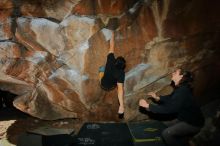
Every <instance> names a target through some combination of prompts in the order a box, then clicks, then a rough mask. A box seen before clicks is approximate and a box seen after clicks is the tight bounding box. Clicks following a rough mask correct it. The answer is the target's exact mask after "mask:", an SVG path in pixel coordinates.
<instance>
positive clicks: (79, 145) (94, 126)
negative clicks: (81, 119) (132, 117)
mask: <svg viewBox="0 0 220 146" xmlns="http://www.w3.org/2000/svg"><path fill="white" fill-rule="evenodd" d="M76 137H77V138H76V140H77V141H76V143H74V146H84V145H87V146H134V145H133V140H132V136H131V134H130V131H129V128H128V126H127V124H126V123H85V124H84V125H83V126H82V128H81V129H80V131H79V133H78V135H77V136H76Z"/></svg>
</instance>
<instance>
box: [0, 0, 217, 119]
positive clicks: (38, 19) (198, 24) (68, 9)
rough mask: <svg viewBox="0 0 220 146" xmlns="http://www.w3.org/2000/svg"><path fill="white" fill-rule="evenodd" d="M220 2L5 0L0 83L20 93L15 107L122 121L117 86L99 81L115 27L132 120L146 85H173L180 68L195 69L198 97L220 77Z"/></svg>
mask: <svg viewBox="0 0 220 146" xmlns="http://www.w3.org/2000/svg"><path fill="white" fill-rule="evenodd" d="M219 4H220V3H219V1H218V0H214V1H212V3H210V2H208V1H207V0H195V1H190V0H189V1H185V0H178V1H174V0H166V1H164V0H154V1H152V0H144V1H143V0H105V1H104V0H103V1H100V0H95V1H93V0H77V1H73V0H63V1H59V0H33V1H29V0H13V1H12V0H1V2H0V52H1V53H0V66H1V67H0V88H1V90H6V91H9V92H11V93H14V94H16V95H17V98H16V99H15V100H14V106H15V107H16V108H18V109H20V110H21V111H23V112H25V113H28V114H30V115H32V116H34V117H38V118H41V119H46V120H54V119H61V118H82V119H85V120H111V121H112V120H117V108H118V101H117V92H116V89H115V90H113V91H111V92H105V91H103V90H102V89H101V88H100V87H99V80H98V68H99V67H100V66H101V65H104V64H105V61H106V55H107V53H108V47H109V40H110V38H111V30H112V29H114V30H115V42H116V48H115V54H116V56H118V55H120V56H124V57H125V59H126V60H127V68H126V80H125V94H126V95H125V105H126V116H125V118H126V120H135V119H140V118H141V116H142V115H141V114H140V113H139V112H138V100H139V99H140V98H142V97H145V96H146V92H147V91H151V90H155V91H158V92H159V91H160V92H159V93H161V94H165V93H166V92H168V90H167V89H166V88H164V87H166V86H167V85H168V84H169V82H170V80H169V73H170V72H172V71H173V70H174V69H175V68H177V67H185V68H187V69H188V70H191V71H193V72H194V73H195V75H196V77H197V78H196V82H195V87H196V88H195V93H196V95H198V96H197V97H199V95H200V94H202V93H203V92H204V91H205V90H208V87H209V88H211V87H214V86H216V85H217V84H218V82H219V81H220V78H219V76H218V74H219V73H220V70H219V66H220V64H219V62H218V57H219V47H220V43H219V40H220V33H219V32H220V21H219V20H220V16H219V15H218V13H219V9H218V6H219ZM210 70H211V71H210ZM213 79H214V80H213ZM210 80H213V81H212V82H210ZM197 101H198V102H200V104H203V103H204V102H206V101H208V100H207V99H200V98H197Z"/></svg>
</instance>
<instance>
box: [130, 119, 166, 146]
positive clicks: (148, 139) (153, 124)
mask: <svg viewBox="0 0 220 146" xmlns="http://www.w3.org/2000/svg"><path fill="white" fill-rule="evenodd" d="M128 127H129V129H130V131H131V134H132V137H133V141H134V145H135V146H165V144H164V143H163V140H162V138H161V132H162V130H163V129H165V128H166V126H165V125H164V124H163V123H162V122H159V121H146V122H137V123H129V124H128Z"/></svg>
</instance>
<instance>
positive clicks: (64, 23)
mask: <svg viewBox="0 0 220 146" xmlns="http://www.w3.org/2000/svg"><path fill="white" fill-rule="evenodd" d="M70 21H77V22H84V23H88V24H95V19H93V18H89V17H79V16H75V15H71V16H69V17H67V18H66V19H65V20H63V21H62V22H61V23H60V25H62V26H68V23H69V22H70Z"/></svg>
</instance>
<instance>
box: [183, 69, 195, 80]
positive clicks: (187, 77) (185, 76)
mask: <svg viewBox="0 0 220 146" xmlns="http://www.w3.org/2000/svg"><path fill="white" fill-rule="evenodd" d="M180 75H183V78H182V79H181V80H180V84H182V83H187V84H191V83H192V82H193V80H194V77H193V74H192V72H190V71H187V70H184V69H182V68H180Z"/></svg>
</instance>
